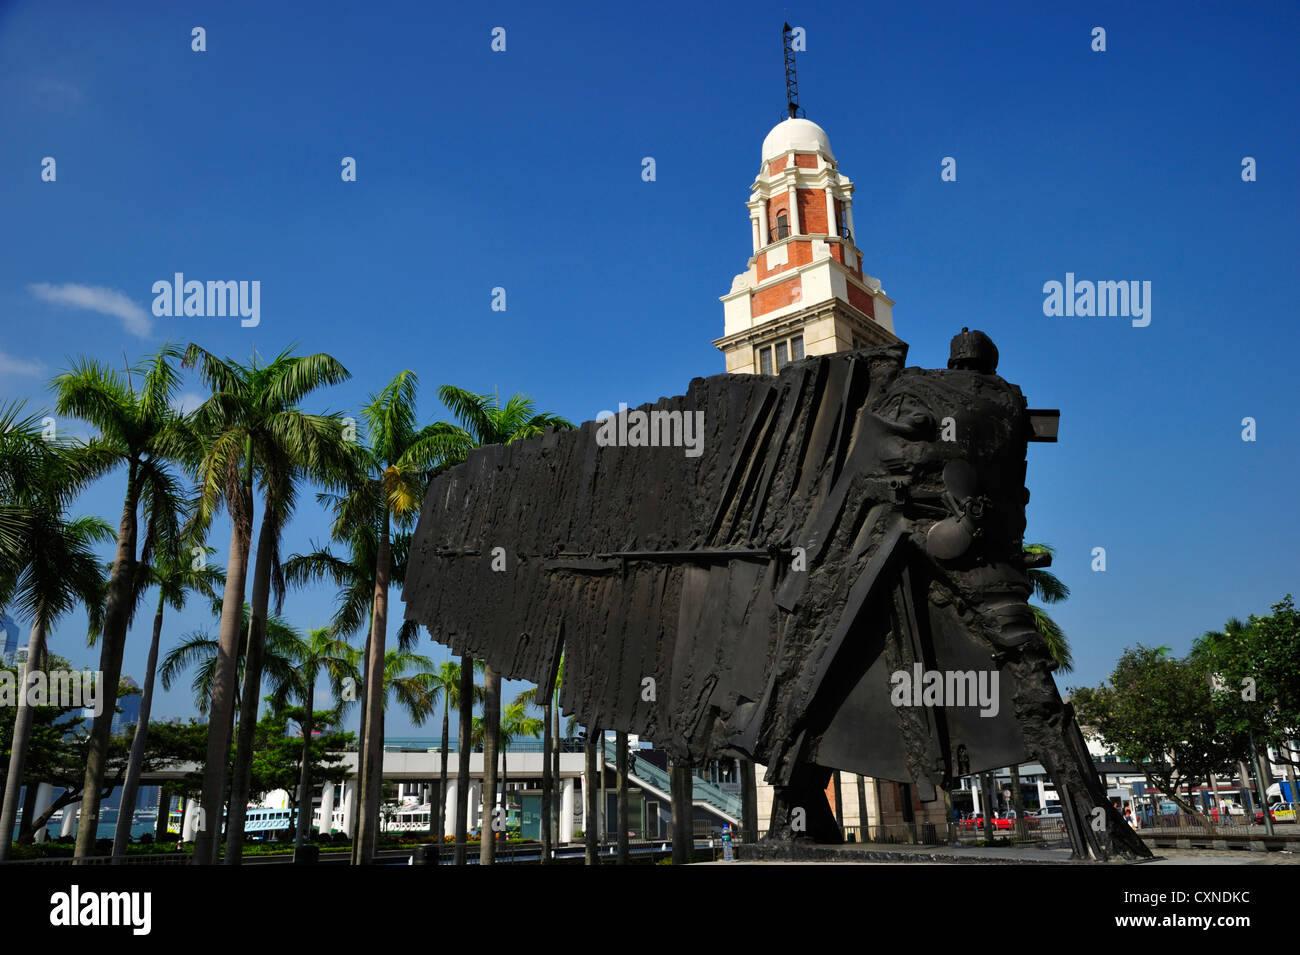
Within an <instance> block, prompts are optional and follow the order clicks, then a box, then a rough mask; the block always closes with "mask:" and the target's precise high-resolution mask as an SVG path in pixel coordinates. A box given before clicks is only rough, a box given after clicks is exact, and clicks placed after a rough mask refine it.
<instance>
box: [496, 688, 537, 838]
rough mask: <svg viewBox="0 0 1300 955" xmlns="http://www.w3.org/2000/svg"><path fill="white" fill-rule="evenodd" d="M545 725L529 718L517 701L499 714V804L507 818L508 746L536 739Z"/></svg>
mask: <svg viewBox="0 0 1300 955" xmlns="http://www.w3.org/2000/svg"><path fill="white" fill-rule="evenodd" d="M545 725H546V724H545V723H544V722H543V721H542V720H540V719H538V718H537V717H535V716H529V715H528V710H527V707H526V706H525V705H524V704H523V703H520V702H518V701H516V702H514V703H508V704H506V707H505V710H504V711H503V712H502V714H501V726H500V729H499V731H498V734H497V735H498V738H499V739H500V742H501V802H502V803H503V804H504V806H505V809H506V815H507V818H509V813H510V796H509V788H510V768H509V766H508V764H507V760H506V753H507V751H508V750H509V749H510V744H511V743H513V742H514V741H515V740H517V739H523V738H524V737H529V738H531V739H536V738H537V737H538V736H540V735H541V734H542V728H543V727H544V726H545Z"/></svg>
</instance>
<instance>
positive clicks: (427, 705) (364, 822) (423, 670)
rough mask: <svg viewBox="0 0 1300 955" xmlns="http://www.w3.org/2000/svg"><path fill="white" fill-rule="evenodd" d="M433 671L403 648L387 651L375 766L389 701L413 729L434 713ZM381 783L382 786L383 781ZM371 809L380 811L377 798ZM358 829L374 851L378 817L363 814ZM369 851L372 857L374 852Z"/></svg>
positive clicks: (380, 759)
mask: <svg viewBox="0 0 1300 955" xmlns="http://www.w3.org/2000/svg"><path fill="white" fill-rule="evenodd" d="M432 671H433V661H432V660H430V659H429V658H428V657H426V656H424V655H423V654H419V653H414V652H412V651H410V650H407V649H405V648H402V647H398V648H397V649H393V650H389V651H388V652H386V653H385V654H384V666H383V670H382V674H383V682H382V684H381V686H380V688H379V692H378V693H377V694H376V695H375V696H374V697H373V699H376V700H378V702H379V705H378V707H377V709H378V711H379V714H378V721H379V726H378V729H379V738H380V740H381V744H380V745H379V746H378V747H377V748H375V749H372V750H371V751H370V752H371V753H373V754H374V755H375V756H376V757H377V762H378V763H379V764H380V766H381V767H382V763H383V758H384V750H383V746H382V740H383V730H384V716H385V712H386V711H387V709H388V703H389V700H390V698H391V699H393V700H395V701H396V702H397V703H398V704H400V705H401V707H402V709H403V710H405V712H406V715H407V717H408V718H409V719H410V720H411V722H412V723H414V724H415V725H416V726H423V725H424V721H425V720H426V719H427V718H428V717H429V716H430V715H431V714H432V713H433V708H434V707H433V696H432V694H433V686H434V677H433V672H432ZM380 781H381V782H382V777H381V779H380ZM373 805H374V806H375V808H376V810H377V809H378V807H379V801H378V798H376V799H375V801H374V803H373ZM360 826H361V827H362V828H361V829H360V830H359V832H358V835H357V838H356V841H357V842H360V841H362V839H364V840H365V841H367V842H368V843H369V844H370V845H371V846H372V847H373V846H374V845H375V844H376V843H377V842H378V840H379V813H378V812H377V811H376V812H375V814H374V815H373V817H370V818H367V817H366V816H365V815H364V814H363V815H362V816H361V821H360ZM371 851H372V853H373V849H372V850H371Z"/></svg>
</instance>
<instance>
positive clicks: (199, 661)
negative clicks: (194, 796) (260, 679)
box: [150, 604, 300, 778]
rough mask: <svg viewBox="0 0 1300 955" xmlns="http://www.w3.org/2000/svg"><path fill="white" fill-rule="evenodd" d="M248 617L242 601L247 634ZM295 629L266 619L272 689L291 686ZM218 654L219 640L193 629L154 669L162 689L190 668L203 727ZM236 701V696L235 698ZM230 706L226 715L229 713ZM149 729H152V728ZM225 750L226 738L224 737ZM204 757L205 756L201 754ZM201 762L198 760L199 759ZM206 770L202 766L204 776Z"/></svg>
mask: <svg viewBox="0 0 1300 955" xmlns="http://www.w3.org/2000/svg"><path fill="white" fill-rule="evenodd" d="M250 616H251V608H250V607H249V606H248V604H244V607H243V612H242V613H241V614H240V622H241V626H240V632H241V633H244V634H247V633H248V628H247V626H246V624H247V623H248V619H249V617H250ZM299 639H300V638H299V635H298V632H297V631H296V630H295V629H294V628H293V627H292V626H291V625H290V624H289V622H288V621H286V620H285V619H284V618H283V617H279V616H272V617H270V618H269V619H268V620H267V622H266V652H265V655H264V657H263V660H262V663H263V672H264V673H265V674H266V676H268V677H270V680H271V686H272V688H273V690H272V692H275V688H278V687H281V686H284V685H286V684H288V685H291V684H292V682H293V679H294V660H295V656H294V655H295V653H296V651H297V646H298V641H299ZM245 649H246V643H245V641H244V640H240V641H239V645H238V647H237V648H236V657H235V666H234V670H235V678H236V681H235V682H236V686H238V685H239V683H240V682H241V678H242V677H243V673H244V665H245V662H244V661H245ZM220 657H221V641H220V640H219V639H217V638H216V637H213V636H212V635H211V634H210V633H207V632H205V631H202V630H196V631H194V632H192V633H191V634H189V635H188V636H187V637H185V638H184V639H182V640H181V641H180V642H179V643H177V644H176V645H175V646H174V647H172V648H171V649H170V650H168V651H167V654H166V656H164V657H163V661H162V665H161V666H160V667H159V668H158V679H159V681H160V682H161V683H162V687H163V689H164V690H170V689H171V688H172V684H173V683H175V682H176V681H177V680H178V679H180V677H181V674H183V673H186V672H189V671H192V672H193V674H194V675H193V678H192V679H191V682H190V690H191V691H192V692H193V693H194V707H195V709H196V710H198V712H199V715H200V716H207V717H209V722H208V723H207V724H204V725H207V726H211V716H212V714H211V712H210V711H209V709H208V706H209V704H210V702H211V700H212V688H213V683H214V681H215V680H216V673H217V662H218V660H219V659H220ZM235 702H236V704H237V703H238V702H239V700H238V696H236V699H235ZM233 713H234V709H233V708H232V709H231V710H230V711H229V713H228V715H227V718H229V717H230V716H233ZM150 732H153V730H152V727H151V728H150ZM227 749H229V739H228V740H227ZM204 758H205V759H206V757H204ZM200 762H202V760H200ZM206 775H207V769H206V767H205V768H204V777H205V778H206Z"/></svg>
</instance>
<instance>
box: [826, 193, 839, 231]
mask: <svg viewBox="0 0 1300 955" xmlns="http://www.w3.org/2000/svg"><path fill="white" fill-rule="evenodd" d="M826 234H827V235H839V232H838V231H837V230H836V228H835V193H833V192H831V191H830V189H827V190H826Z"/></svg>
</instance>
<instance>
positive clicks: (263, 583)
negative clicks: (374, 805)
mask: <svg viewBox="0 0 1300 955" xmlns="http://www.w3.org/2000/svg"><path fill="white" fill-rule="evenodd" d="M273 524H274V521H273V520H272V515H271V511H270V509H269V508H268V509H267V510H266V512H265V513H264V514H263V515H262V526H261V529H259V530H258V532H257V562H256V563H255V564H254V565H253V601H252V605H251V607H250V608H249V613H248V641H247V643H246V644H245V647H244V689H243V691H242V692H241V693H240V701H239V733H238V736H237V738H236V741H235V771H234V774H233V777H232V779H231V784H230V809H229V811H228V812H227V814H226V815H227V819H226V865H239V864H240V862H242V861H243V855H244V819H245V818H246V817H247V815H248V797H249V788H250V786H251V785H252V776H253V737H254V735H255V733H256V731H257V709H258V706H259V705H260V704H261V702H262V664H263V662H264V661H265V659H266V611H267V607H268V605H269V604H270V600H271V558H272V555H273V554H274V553H275V528H274V526H273Z"/></svg>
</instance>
